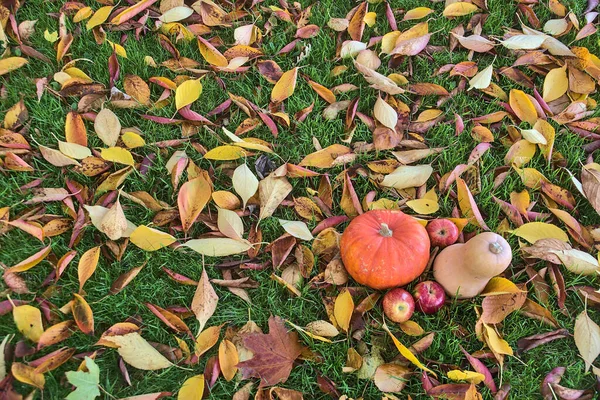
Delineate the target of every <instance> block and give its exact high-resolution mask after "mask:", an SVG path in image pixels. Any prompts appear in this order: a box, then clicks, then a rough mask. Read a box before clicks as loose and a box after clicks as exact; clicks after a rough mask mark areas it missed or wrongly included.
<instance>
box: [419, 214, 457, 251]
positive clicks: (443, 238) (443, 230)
mask: <svg viewBox="0 0 600 400" xmlns="http://www.w3.org/2000/svg"><path fill="white" fill-rule="evenodd" d="M426 229H427V233H428V234H429V240H430V241H431V247H439V248H444V247H446V246H450V245H451V244H454V243H456V240H457V239H458V233H459V232H458V227H457V226H456V224H455V223H454V222H452V221H450V220H449V219H444V218H438V219H434V220H432V221H429V223H428V224H427V227H426Z"/></svg>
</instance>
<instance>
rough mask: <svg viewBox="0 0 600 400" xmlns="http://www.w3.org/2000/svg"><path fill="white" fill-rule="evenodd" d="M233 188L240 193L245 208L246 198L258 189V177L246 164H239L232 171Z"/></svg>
mask: <svg viewBox="0 0 600 400" xmlns="http://www.w3.org/2000/svg"><path fill="white" fill-rule="evenodd" d="M231 182H232V184H233V189H235V191H236V192H237V194H239V195H240V197H241V198H242V202H243V208H246V203H248V200H249V199H250V198H251V197H252V196H254V195H255V194H256V191H257V190H258V179H256V176H254V174H253V173H252V170H250V168H248V165H246V164H245V163H244V164H241V165H240V166H239V167H237V168H236V169H235V170H234V171H233V177H232V178H231Z"/></svg>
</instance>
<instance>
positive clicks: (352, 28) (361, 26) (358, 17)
mask: <svg viewBox="0 0 600 400" xmlns="http://www.w3.org/2000/svg"><path fill="white" fill-rule="evenodd" d="M368 9H369V3H367V2H366V1H364V2H362V3H360V5H359V6H358V7H356V11H355V12H354V15H353V16H352V19H351V20H350V24H349V25H348V34H349V35H350V37H351V38H352V40H356V41H360V39H361V38H362V35H363V31H364V30H365V15H367V11H368Z"/></svg>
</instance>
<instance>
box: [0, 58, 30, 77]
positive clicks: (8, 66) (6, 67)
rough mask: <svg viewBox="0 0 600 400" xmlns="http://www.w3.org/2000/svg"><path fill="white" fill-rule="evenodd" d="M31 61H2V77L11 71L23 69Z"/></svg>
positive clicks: (0, 73) (0, 72)
mask: <svg viewBox="0 0 600 400" xmlns="http://www.w3.org/2000/svg"><path fill="white" fill-rule="evenodd" d="M28 62H29V61H27V59H25V58H23V57H7V58H3V59H1V60H0V75H4V74H8V73H9V72H10V71H14V70H15V69H18V68H21V67H22V66H23V65H25V64H27V63H28Z"/></svg>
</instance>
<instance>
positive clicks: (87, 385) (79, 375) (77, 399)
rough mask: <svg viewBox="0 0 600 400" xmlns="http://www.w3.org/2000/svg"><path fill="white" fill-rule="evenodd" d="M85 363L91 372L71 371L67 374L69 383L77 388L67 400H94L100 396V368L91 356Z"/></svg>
mask: <svg viewBox="0 0 600 400" xmlns="http://www.w3.org/2000/svg"><path fill="white" fill-rule="evenodd" d="M85 365H86V367H87V369H88V371H89V372H83V371H69V372H67V373H66V374H65V375H66V376H67V380H68V381H69V383H70V384H71V385H73V386H75V387H76V388H77V389H75V391H73V392H71V393H70V394H69V395H68V396H67V400H94V399H95V398H96V397H98V396H100V389H99V388H98V385H99V384H100V368H98V365H96V363H95V362H94V360H92V359H91V358H89V357H86V358H85Z"/></svg>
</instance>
